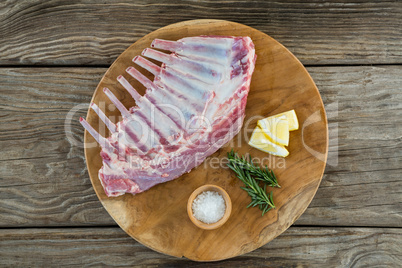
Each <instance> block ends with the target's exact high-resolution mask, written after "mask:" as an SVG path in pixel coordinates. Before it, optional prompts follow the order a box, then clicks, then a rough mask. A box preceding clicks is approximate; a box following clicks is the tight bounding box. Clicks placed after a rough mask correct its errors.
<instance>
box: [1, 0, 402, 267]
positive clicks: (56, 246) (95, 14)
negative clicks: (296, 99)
mask: <svg viewBox="0 0 402 268" xmlns="http://www.w3.org/2000/svg"><path fill="white" fill-rule="evenodd" d="M401 13H402V4H401V1H398V0H391V1H365V0H361V1H360V0H359V1H331V2H326V1H320V0H314V1H309V2H305V1H262V0H255V1H246V0H235V1H224V0H216V1H210V0H201V1H193V0H187V1H167V0H161V1H157V2H155V1H149V0H125V1H118V0H112V1H95V0H82V1H80V0H73V1H66V0H49V1H39V0H32V1H24V0H21V1H20V0H7V1H0V93H1V94H0V148H1V151H2V154H0V196H1V199H0V266H6V267H9V266H12V267H18V266H19V267H27V266H40V267H43V266H60V265H61V264H65V265H68V266H78V267H82V266H84V265H86V266H90V265H91V266H102V265H108V266H113V265H115V266H146V265H151V266H162V267H177V266H184V267H189V266H204V264H199V263H193V262H190V261H188V260H185V259H176V258H173V257H169V256H166V255H162V254H159V253H157V252H154V251H152V250H150V249H148V248H146V247H144V246H141V245H140V244H139V243H136V242H135V241H134V240H133V239H132V238H130V237H129V236H128V235H126V234H125V233H124V232H123V231H122V230H121V229H120V228H118V227H117V226H115V225H114V224H115V223H114V221H113V219H111V217H110V216H109V215H108V213H107V212H106V211H105V210H104V208H103V207H102V206H101V204H100V202H99V201H98V199H97V197H96V195H95V193H94V191H93V189H92V186H91V183H90V181H89V178H88V173H87V170H86V167H85V158H84V155H83V151H82V150H81V149H78V148H77V147H75V146H73V145H72V144H71V142H69V140H68V139H67V138H66V135H65V132H64V120H65V117H66V115H67V113H68V111H69V110H70V109H71V108H73V107H74V106H75V105H79V104H83V106H86V107H87V105H88V103H89V101H90V99H91V95H92V93H93V90H94V88H95V87H96V85H97V83H98V81H99V80H100V79H101V77H102V74H103V73H104V72H105V71H106V68H107V67H109V65H110V64H111V63H112V62H113V61H114V60H115V59H116V57H117V56H118V55H120V54H121V53H122V52H123V51H124V50H125V49H126V48H127V47H128V46H130V45H131V44H132V43H134V42H135V41H136V40H138V39H139V38H141V37H142V36H144V35H145V34H148V33H150V32H152V31H154V30H156V29H158V28H160V27H163V26H166V25H168V24H171V23H175V22H179V21H183V20H189V19H202V18H203V19H208V18H215V19H225V20H231V21H235V22H240V23H243V24H246V25H248V26H251V27H254V28H256V29H258V30H261V31H263V32H264V33H266V34H269V35H270V36H272V37H274V38H275V39H276V40H278V41H279V42H281V43H282V44H284V45H285V46H286V47H287V48H289V49H290V51H292V52H293V53H294V54H295V55H296V56H297V57H298V58H299V59H300V60H301V61H302V63H303V64H305V65H309V66H310V67H309V68H308V71H309V73H310V74H311V76H312V77H313V79H314V80H315V82H316V84H317V86H318V88H319V90H320V93H321V96H322V98H323V101H324V104H325V106H326V110H327V114H328V121H329V133H330V148H329V160H330V163H333V164H334V165H327V168H326V170H325V174H324V177H323V180H322V183H321V185H320V188H319V190H318V191H317V194H316V196H315V198H314V199H313V201H312V203H311V204H310V206H309V208H308V209H307V210H306V211H305V213H304V214H303V215H302V216H301V217H300V218H299V219H298V220H297V221H296V223H295V225H298V227H291V228H290V229H288V230H287V231H286V232H285V233H283V234H282V235H280V236H279V237H278V238H276V239H275V240H273V241H271V242H270V243H268V244H267V245H265V246H263V247H261V248H259V249H257V250H256V251H253V252H251V253H248V254H246V255H244V256H240V257H236V258H234V259H230V260H226V261H222V262H217V263H211V264H209V266H214V267H233V266H247V267H253V266H254V267H261V266H269V267H323V266H325V265H328V266H330V267H368V266H387V267H398V266H399V264H400V263H401V262H402V260H401V255H402V253H401V241H402V238H401V232H400V227H401V226H402V225H401V223H402V195H401V190H400V189H401V186H402V181H401V179H402V178H401V176H400V174H401V173H402V170H401V169H402V168H401V167H402V148H401V147H402V145H401V135H400V133H402V131H401V125H402V124H401V123H402V122H401V118H402V117H401V116H402V114H401V113H402V106H401V103H402V96H401V94H402V92H401V90H400V87H401V85H402V77H401V75H400V74H401V73H402V68H401V66H400V64H401V63H402V62H401V59H402V34H401V33H402V27H401V23H402V22H401V19H400V14H401ZM360 64H364V65H366V66H359V65H360ZM372 64H381V66H379V65H377V66H370V65H372ZM398 64H399V65H398ZM318 65H320V67H318ZM352 65H353V66H352ZM12 66H15V67H16V68H10V67H12ZM45 66H65V67H66V68H56V67H54V68H42V67H45ZM90 66H92V67H106V68H91V67H90ZM81 67H83V68H81ZM336 105H337V106H338V109H336ZM336 110H338V113H336ZM85 113H86V109H85V110H81V111H78V112H77V113H76V114H75V117H74V118H75V119H78V117H79V116H83V115H85ZM336 130H337V131H338V132H337V133H338V135H335V134H336ZM67 132H68V133H71V134H72V135H73V137H75V138H76V139H77V140H78V141H82V137H83V129H82V127H81V126H80V125H79V124H78V121H77V120H75V121H74V123H73V124H72V128H71V130H68V131H67ZM336 144H338V145H339V152H338V156H339V157H338V161H335V160H336V157H335V158H334V159H335V160H331V153H332V157H334V153H336V152H337V150H336ZM111 225H113V226H111ZM30 226H32V227H39V228H37V229H35V228H27V227H30ZM80 226H81V227H85V228H81V227H80ZM105 226H111V227H112V228H107V227H105ZM303 226H306V227H303ZM334 226H339V227H334ZM341 226H344V227H341ZM353 226H354V227H353ZM359 226H375V227H376V228H360V227H359ZM70 227H72V228H70ZM392 227H398V228H395V229H394V228H392Z"/></svg>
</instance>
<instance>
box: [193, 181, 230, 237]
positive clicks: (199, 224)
mask: <svg viewBox="0 0 402 268" xmlns="http://www.w3.org/2000/svg"><path fill="white" fill-rule="evenodd" d="M205 191H215V192H218V193H219V194H220V195H221V196H222V197H223V199H224V200H225V205H226V210H225V214H223V217H222V218H221V219H220V220H219V221H217V222H215V223H211V224H208V223H204V222H202V221H200V220H198V219H197V218H195V217H194V215H193V208H192V205H193V201H194V199H195V198H196V197H197V196H198V195H199V194H201V193H202V192H205ZM231 212H232V201H231V200H230V197H229V195H228V193H227V192H226V191H225V190H223V189H222V188H221V187H219V186H216V185H212V184H206V185H203V186H201V187H198V188H197V189H195V191H194V192H193V193H192V194H191V195H190V197H189V199H188V202H187V213H188V216H189V217H190V220H191V221H192V222H193V223H194V224H195V225H196V226H197V227H199V228H201V229H205V230H213V229H217V228H219V227H221V226H222V225H223V224H224V223H225V222H226V221H227V220H228V219H229V216H230V213H231Z"/></svg>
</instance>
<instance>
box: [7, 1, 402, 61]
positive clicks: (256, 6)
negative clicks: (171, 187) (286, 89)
mask: <svg viewBox="0 0 402 268" xmlns="http://www.w3.org/2000/svg"><path fill="white" fill-rule="evenodd" d="M401 13H402V5H401V3H400V1H376V2H373V1H353V2H351V1H336V2H333V3H329V2H326V3H323V2H322V1H314V2H313V3H303V1H297V2H292V3H289V2H288V1H286V2H271V1H262V0H258V1H246V0H238V1H226V0H219V1H191V0H185V1H168V0H163V1H158V2H153V1H148V0H136V1H132V0H115V1H107V2H99V1H95V0H88V1H63V0H52V1H40V0H35V1H18V0H11V1H2V2H1V3H0V36H1V39H0V64H1V65H21V64H28V65H32V64H39V65H43V64H45V65H82V64H85V65H100V64H102V65H105V64H110V63H112V62H113V61H114V59H115V58H116V57H117V56H118V55H119V54H120V53H122V52H123V51H124V50H125V49H126V48H127V47H128V46H129V45H131V44H132V43H133V42H135V41H136V40H138V39H139V38H140V37H142V36H144V35H145V34H147V33H149V32H151V31H153V30H156V29H158V28H160V27H163V26H166V25H168V24H171V23H175V22H179V21H183V20H190V19H210V18H215V19H224V20H230V21H235V22H239V23H243V24H246V25H249V26H251V27H255V28H257V29H258V30H261V31H263V32H265V33H267V34H269V35H271V36H272V37H274V38H275V39H277V40H278V41H279V42H281V43H283V44H284V45H285V46H286V47H288V48H289V49H290V50H291V51H292V52H294V54H295V55H296V56H297V57H299V59H300V60H301V61H302V62H303V63H304V64H351V63H355V64H367V63H368V64H370V63H371V64H374V63H377V64H379V63H401V56H402V46H401V44H402V22H401V20H400V14H401Z"/></svg>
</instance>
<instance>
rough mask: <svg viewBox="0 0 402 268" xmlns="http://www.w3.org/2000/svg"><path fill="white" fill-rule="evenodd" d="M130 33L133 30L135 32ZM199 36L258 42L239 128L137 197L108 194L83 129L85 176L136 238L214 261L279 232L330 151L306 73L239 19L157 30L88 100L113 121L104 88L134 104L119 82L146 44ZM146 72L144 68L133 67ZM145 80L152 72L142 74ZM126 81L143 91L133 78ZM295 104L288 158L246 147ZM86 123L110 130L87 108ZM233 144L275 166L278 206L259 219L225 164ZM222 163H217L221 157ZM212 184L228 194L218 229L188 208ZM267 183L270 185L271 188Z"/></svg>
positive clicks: (303, 201)
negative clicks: (196, 162) (265, 123)
mask: <svg viewBox="0 0 402 268" xmlns="http://www.w3.org/2000/svg"><path fill="white" fill-rule="evenodd" d="M133 31H135V29H133ZM197 35H226V36H228V35H230V36H250V37H251V39H252V40H253V42H254V44H255V49H256V54H257V62H256V67H255V72H254V74H253V77H252V80H251V89H250V93H249V96H248V101H247V107H246V118H245V120H244V125H243V129H242V131H241V132H240V133H239V134H238V135H237V136H236V137H235V138H234V139H233V140H232V141H231V142H229V143H228V144H226V145H225V146H224V147H223V148H221V149H220V150H219V151H217V152H216V153H215V154H213V155H211V157H209V158H208V159H207V160H206V161H205V162H204V163H203V164H201V165H200V166H198V167H197V168H195V169H193V170H192V171H191V172H190V173H187V174H184V175H183V176H181V177H180V178H177V179H176V180H173V181H170V182H167V183H163V184H159V185H157V186H155V187H153V188H151V189H150V190H148V191H146V192H143V193H140V194H137V195H135V196H134V195H131V194H125V195H123V196H120V197H112V198H108V197H107V196H106V195H105V193H104V191H103V188H102V186H101V184H100V181H99V179H98V170H99V169H100V168H101V166H102V160H101V157H100V155H99V153H100V147H99V146H89V145H91V144H94V143H96V142H95V140H94V139H93V138H92V136H90V135H89V134H88V133H87V132H85V143H86V145H88V147H89V148H86V149H85V156H86V161H87V165H88V171H89V175H90V178H91V181H92V184H93V186H94V189H95V191H96V194H97V195H98V197H99V199H100V201H101V202H102V204H103V206H104V207H105V208H106V210H107V211H108V212H109V214H110V215H111V216H112V217H113V219H114V220H115V221H116V222H117V223H118V224H119V225H120V227H121V228H122V229H123V230H124V231H126V232H127V233H128V234H129V235H130V236H132V237H133V238H134V239H135V240H137V241H138V242H140V243H142V244H144V245H145V246H147V247H149V248H151V249H153V250H156V251H158V252H161V253H165V254H169V255H172V256H177V257H183V256H184V257H187V258H189V259H191V260H196V261H215V260H222V259H227V258H231V257H234V256H238V255H241V254H244V253H247V252H250V251H252V250H254V249H256V248H258V247H260V246H262V245H264V244H266V243H268V242H269V241H271V240H272V239H274V238H275V237H276V236H278V235H280V234H281V233H282V232H284V231H285V230H286V229H287V228H288V227H289V226H290V225H292V223H293V222H294V221H295V220H296V219H297V218H298V217H299V216H300V215H301V214H302V213H303V212H304V210H305V209H306V208H307V206H308V205H309V204H310V202H311V200H312V199H313V197H314V195H315V192H316V190H317V188H318V186H319V184H320V181H321V178H322V175H323V172H324V168H325V162H326V156H327V150H328V129H327V119H326V115H325V110H324V107H323V103H322V100H321V97H320V94H319V92H318V89H317V87H316V86H315V84H314V82H313V80H312V79H311V77H310V75H309V74H308V72H307V71H306V69H305V68H304V67H303V65H302V64H301V63H300V62H299V61H298V60H297V58H296V57H295V56H294V55H293V54H292V53H290V52H289V51H288V50H287V49H286V48H285V47H284V46H282V45H281V44H279V43H278V42H277V41H275V40H274V39H272V38H271V37H269V36H268V35H266V34H264V33H262V32H260V31H258V30H255V29H253V28H250V27H247V26H245V25H241V24H238V23H233V22H228V21H221V20H194V21H185V22H180V23H176V24H173V25H169V26H166V27H164V28H161V29H159V30H156V31H154V32H152V33H150V34H148V35H146V36H144V37H143V38H141V39H140V40H138V41H137V42H136V43H135V44H133V45H132V46H130V47H129V48H128V49H127V50H126V51H125V52H123V54H121V55H120V56H119V57H118V59H117V60H116V61H115V62H114V63H113V65H112V66H111V67H110V68H109V69H108V71H107V72H106V74H105V75H104V77H103V78H102V80H101V82H100V83H99V85H98V87H97V89H96V91H95V93H94V95H93V100H92V101H93V102H95V103H100V102H102V101H103V102H106V103H107V105H106V110H105V113H106V115H107V116H108V117H109V118H111V120H112V121H115V122H116V121H117V120H118V117H119V116H120V114H119V112H118V111H117V110H116V109H114V106H113V105H109V104H110V103H111V102H110V101H109V100H108V99H107V97H106V96H105V94H104V93H103V92H102V89H103V87H108V88H109V89H110V90H112V91H113V93H114V94H115V95H116V96H117V97H118V98H119V99H120V100H121V101H122V103H123V104H124V105H125V106H126V107H131V106H134V105H135V102H134V100H133V99H132V98H131V97H130V95H129V93H128V92H127V91H126V90H124V88H123V87H122V86H121V85H120V84H119V83H118V82H117V80H116V78H117V76H118V75H120V74H124V76H125V77H126V78H128V77H129V75H126V74H125V69H126V68H127V67H128V66H133V65H134V64H133V63H132V59H133V58H134V56H136V55H140V53H141V51H142V50H143V49H144V48H147V47H149V46H150V44H151V42H152V40H154V39H155V38H160V39H168V40H178V39H180V38H183V37H189V36H197ZM138 69H139V70H140V71H141V72H143V73H144V74H146V72H145V71H144V70H143V69H140V68H138ZM147 76H148V77H149V78H152V76H151V75H149V74H147ZM128 80H129V81H130V82H131V84H132V85H133V86H134V87H135V88H136V89H138V91H139V92H140V93H142V94H143V93H144V88H143V86H141V85H140V84H139V83H138V82H136V81H135V80H134V79H131V80H130V79H128ZM291 109H294V110H295V111H296V114H297V116H298V119H299V124H300V128H299V130H296V131H292V132H290V144H289V147H288V150H289V152H290V155H289V156H288V157H286V158H280V157H274V156H270V155H268V154H266V153H264V152H261V151H259V150H257V149H254V148H252V147H250V146H249V145H248V144H247V141H248V139H249V138H250V135H251V131H252V130H253V129H254V127H255V126H256V122H257V120H258V119H261V118H262V117H267V116H270V115H275V114H278V113H281V112H285V111H288V110H291ZM87 120H88V122H89V123H90V124H91V125H92V126H93V127H94V128H95V129H99V132H100V133H101V134H102V135H105V136H107V135H109V133H107V131H105V127H104V125H103V123H99V119H98V116H97V115H96V114H95V112H93V111H92V110H89V111H88V115H87ZM232 148H233V149H234V150H235V151H237V152H238V153H240V154H246V153H249V154H250V155H251V156H252V157H253V158H254V159H255V160H256V161H262V162H263V163H264V164H267V165H268V167H269V168H271V169H273V170H274V172H275V174H276V176H277V178H278V182H279V184H280V185H281V186H282V187H281V188H274V189H272V190H273V192H274V193H273V194H274V202H275V205H276V209H274V210H271V211H269V212H268V213H267V214H265V215H264V216H261V211H260V210H259V209H258V208H246V206H247V205H248V204H249V203H250V197H249V196H248V195H247V193H246V192H245V191H244V190H242V189H240V187H241V186H242V183H241V182H240V180H239V179H237V178H236V176H235V174H234V173H233V172H231V171H230V170H229V169H228V168H226V167H225V161H224V160H225V157H226V152H228V151H230V150H231V149H232ZM219 161H221V162H219ZM204 184H215V185H218V186H221V187H222V188H224V189H225V190H226V191H227V192H228V194H229V195H230V197H231V199H232V205H233V208H232V214H231V216H230V218H229V220H228V221H227V222H226V223H225V224H224V225H223V226H222V227H220V228H218V229H216V230H211V231H207V230H202V229H199V228H197V227H196V226H195V225H194V224H193V223H192V222H191V221H190V219H189V218H188V215H187V210H186V205H187V199H188V198H189V196H190V194H191V193H192V192H193V191H194V190H195V189H196V188H198V187H199V186H201V185H204ZM270 190H271V188H269V191H270Z"/></svg>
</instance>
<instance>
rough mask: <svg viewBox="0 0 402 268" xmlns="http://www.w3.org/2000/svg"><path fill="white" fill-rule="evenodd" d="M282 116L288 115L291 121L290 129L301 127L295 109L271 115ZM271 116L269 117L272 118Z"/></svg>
mask: <svg viewBox="0 0 402 268" xmlns="http://www.w3.org/2000/svg"><path fill="white" fill-rule="evenodd" d="M281 116H286V119H287V120H288V121H289V131H292V130H297V129H299V121H297V116H296V112H295V110H290V111H287V112H284V113H280V114H277V115H273V116H271V117H281ZM271 117H268V118H271ZM263 120H264V119H263Z"/></svg>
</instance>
